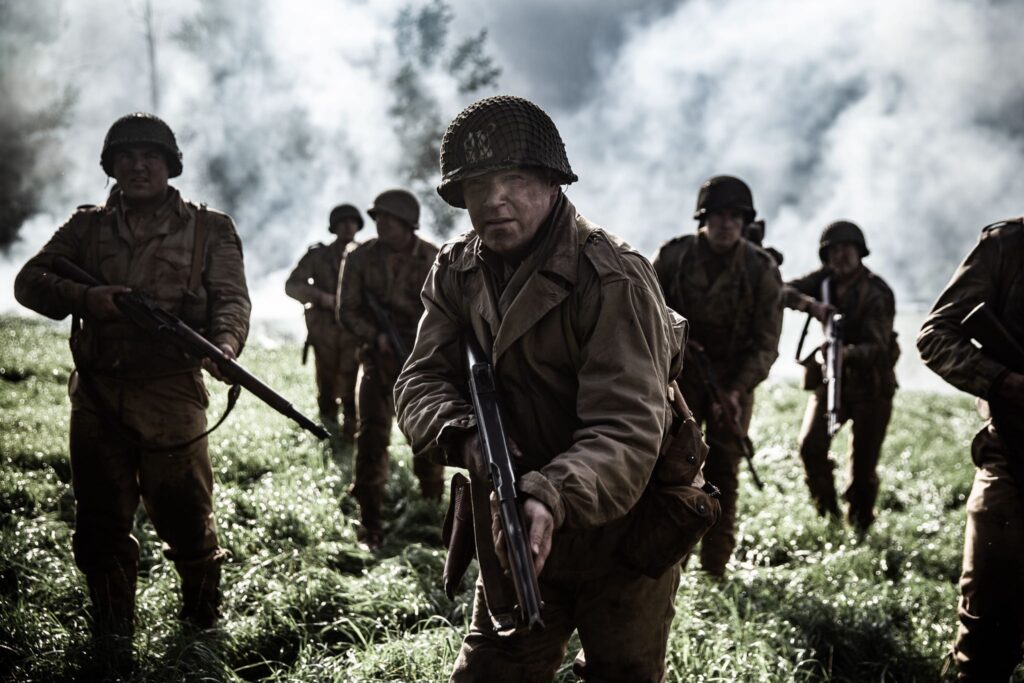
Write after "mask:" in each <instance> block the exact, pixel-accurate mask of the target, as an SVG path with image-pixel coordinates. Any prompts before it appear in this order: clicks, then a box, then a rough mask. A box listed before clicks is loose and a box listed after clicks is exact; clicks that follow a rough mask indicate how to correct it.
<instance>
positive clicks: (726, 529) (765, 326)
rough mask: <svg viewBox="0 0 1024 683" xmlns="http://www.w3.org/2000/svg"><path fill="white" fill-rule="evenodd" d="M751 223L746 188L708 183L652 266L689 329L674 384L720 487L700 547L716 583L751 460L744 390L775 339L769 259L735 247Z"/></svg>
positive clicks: (730, 182)
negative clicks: (689, 224) (684, 225)
mask: <svg viewBox="0 0 1024 683" xmlns="http://www.w3.org/2000/svg"><path fill="white" fill-rule="evenodd" d="M755 216H756V211H755V210H754V200H753V196H752V195H751V192H750V188H749V187H747V184H746V183H744V182H743V181H742V180H740V179H739V178H735V177H733V176H715V177H713V178H710V179H709V180H707V181H706V182H705V183H704V184H703V185H702V186H701V188H700V193H699V194H698V196H697V210H696V212H695V213H694V214H693V217H694V218H695V219H696V220H697V221H699V227H698V230H697V232H696V234H691V235H683V236H681V237H677V238H675V239H673V240H670V241H669V242H667V243H666V244H664V245H663V246H662V247H661V249H660V250H659V251H658V255H657V256H656V257H655V259H654V269H655V271H657V274H658V281H659V282H660V283H661V287H662V289H663V290H664V292H665V300H666V301H667V302H668V305H669V306H671V307H672V308H673V309H674V310H675V311H677V312H678V313H679V314H680V315H682V316H683V317H685V318H686V319H687V320H688V321H689V322H690V340H689V342H688V343H687V346H686V368H685V369H684V371H683V374H682V376H681V377H680V385H681V386H682V389H683V395H684V396H685V397H686V402H687V403H688V404H689V406H690V408H691V409H692V410H693V413H694V416H695V417H696V418H697V422H698V424H700V423H706V428H705V435H706V438H707V440H708V445H709V446H710V447H711V452H710V453H709V454H708V461H707V465H706V466H705V468H704V475H705V476H706V477H707V479H708V481H710V482H711V483H713V484H714V485H715V486H718V487H719V488H720V489H721V496H722V497H721V505H722V518H721V520H720V521H719V522H718V524H717V525H716V526H715V527H714V528H713V529H711V531H709V532H708V534H707V535H706V536H705V537H704V540H703V541H702V543H701V549H700V561H701V567H702V568H703V569H704V571H706V572H708V573H709V574H711V575H712V576H715V577H723V576H725V571H726V564H727V563H728V562H729V558H730V557H732V551H733V548H734V547H735V546H736V502H737V496H738V489H739V480H738V475H739V466H740V461H741V460H742V458H743V457H744V450H745V449H746V450H747V451H748V455H752V453H750V451H751V450H752V447H751V446H750V445H749V439H748V437H747V429H748V428H749V426H750V417H751V411H752V409H753V404H754V389H755V388H756V387H757V385H758V384H760V383H761V382H763V381H764V380H765V378H767V377H768V371H769V370H770V369H771V366H772V363H774V362H775V359H776V358H777V357H778V355H779V352H778V347H779V335H780V334H781V332H782V277H781V276H780V275H779V269H778V266H777V265H776V263H775V259H774V258H773V257H772V255H770V254H769V253H768V252H766V251H765V250H763V249H762V248H760V247H758V246H756V245H755V244H753V243H752V242H750V241H749V240H745V239H741V236H742V234H743V228H744V226H746V225H748V224H750V223H751V221H753V220H754V217H755ZM716 393H717V394H718V395H719V396H720V401H719V402H715V400H714V399H713V396H714V394H716Z"/></svg>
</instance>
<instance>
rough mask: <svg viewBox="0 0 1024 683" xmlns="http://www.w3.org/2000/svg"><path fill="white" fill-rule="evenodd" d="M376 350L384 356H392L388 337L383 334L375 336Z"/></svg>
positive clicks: (392, 352) (392, 351)
mask: <svg viewBox="0 0 1024 683" xmlns="http://www.w3.org/2000/svg"><path fill="white" fill-rule="evenodd" d="M377 350H378V351H380V352H381V353H383V354H384V355H385V356H393V355H394V350H393V349H392V348H391V340H390V339H388V335H386V334H384V333H383V332H381V333H380V334H378V335H377Z"/></svg>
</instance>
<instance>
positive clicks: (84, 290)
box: [14, 113, 250, 644]
mask: <svg viewBox="0 0 1024 683" xmlns="http://www.w3.org/2000/svg"><path fill="white" fill-rule="evenodd" d="M100 163H101V166H102V167H103V170H104V171H105V172H106V174H107V175H108V176H111V177H113V178H114V179H116V181H117V185H116V186H115V188H114V190H113V191H112V192H111V193H110V196H109V198H108V199H107V202H106V204H105V205H104V206H88V207H82V208H80V209H79V210H78V211H77V212H75V213H74V214H73V215H72V216H71V218H70V219H69V220H68V222H67V223H65V224H64V225H63V226H61V228H60V229H59V230H58V231H57V232H56V234H54V236H53V237H52V238H51V239H50V241H49V242H48V243H47V244H46V245H45V246H44V247H43V248H42V250H41V251H40V252H39V253H38V254H37V255H36V256H34V257H33V258H32V259H30V260H29V262H28V263H26V264H25V266H24V267H23V268H22V269H21V272H20V273H19V274H18V276H17V279H16V280H15V285H14V291H15V296H16V298H17V300H18V301H19V302H21V303H22V304H23V305H24V306H27V307H28V308H31V309H33V310H35V311H37V312H39V313H41V314H43V315H45V316H47V317H50V318H54V319H57V320H59V319H61V318H64V317H66V316H67V315H69V314H70V315H72V316H74V321H75V322H74V324H73V326H72V330H73V332H72V339H71V346H72V352H73V356H74V361H75V372H73V373H72V375H71V380H70V384H69V394H70V397H71V434H70V452H71V468H72V487H73V490H74V494H75V500H76V503H77V511H76V519H75V532H74V536H73V539H72V543H73V547H74V557H75V563H76V564H77V565H78V567H79V568H80V569H81V570H82V571H83V572H84V573H85V576H86V581H87V582H88V586H89V597H90V599H91V602H92V612H93V618H94V627H95V631H96V633H97V635H99V636H103V637H106V636H121V637H124V638H125V639H127V641H128V643H129V644H130V638H131V635H132V633H133V625H134V613H135V587H136V575H137V570H138V563H139V545H138V542H137V541H136V540H135V538H134V537H133V536H132V534H131V531H132V525H133V522H134V519H135V510H136V508H137V507H138V504H139V500H140V498H141V500H142V503H143V504H144V505H145V508H146V512H147V513H148V515H149V518H150V519H151V520H152V522H153V526H154V528H155V529H156V532H157V535H158V536H159V537H160V539H161V540H162V541H163V542H164V545H165V550H164V555H165V556H166V557H167V558H168V559H170V560H173V561H174V565H175V568H176V569H177V571H178V574H179V575H180V576H181V588H182V598H183V599H182V607H181V611H180V613H179V618H181V619H183V620H185V621H186V622H188V623H190V624H192V625H194V626H196V627H200V628H206V627H210V626H212V625H213V624H214V622H215V621H216V619H217V617H218V614H219V609H218V606H219V602H220V591H219V584H220V575H221V570H220V564H221V562H222V561H223V560H224V558H225V551H223V550H222V549H221V548H220V546H219V544H218V540H217V529H216V524H215V522H214V515H213V503H212V492H213V471H212V468H211V465H210V458H209V455H208V453H207V439H206V437H205V436H204V432H205V430H206V407H207V403H208V397H207V392H206V389H205V387H204V385H203V378H202V374H201V373H200V363H199V361H197V360H196V359H194V358H192V357H189V356H186V355H185V354H184V353H183V352H182V351H181V350H179V348H178V347H176V346H174V345H173V344H171V343H170V342H165V341H163V340H158V339H155V338H154V337H153V336H151V335H149V334H147V333H146V332H145V331H143V330H142V329H141V328H139V327H137V326H136V325H134V324H133V323H131V322H129V321H128V320H127V319H126V318H125V317H124V316H123V315H122V314H121V312H120V310H119V309H118V306H117V304H116V303H115V296H116V295H118V294H120V293H125V292H129V291H131V290H136V291H140V292H143V293H145V294H147V295H149V296H150V297H151V298H152V299H154V300H155V301H156V302H157V304H158V305H159V306H160V307H161V308H162V309H164V310H166V311H168V312H170V313H173V314H175V315H177V316H178V317H180V318H181V319H183V320H184V321H185V322H186V323H187V324H189V325H190V326H192V327H193V328H195V329H198V330H200V331H202V332H203V333H204V334H205V335H206V337H207V338H208V339H210V340H211V341H212V342H213V343H214V344H215V345H216V346H217V347H219V348H220V350H221V351H222V352H223V353H224V354H225V355H226V356H228V357H230V358H235V357H236V356H237V355H238V354H239V353H241V351H242V346H243V344H244V343H245V339H246V336H247V335H248V331H249V310H250V304H249V296H248V291H247V289H246V284H245V273H244V270H243V267H242V246H241V242H240V241H239V239H238V235H237V233H236V232H235V226H234V224H233V223H232V221H231V219H230V218H229V217H228V216H226V215H224V214H222V213H218V212H216V211H213V210H210V209H207V208H206V207H205V206H198V205H196V204H193V203H192V202H189V201H186V200H184V199H183V198H182V197H181V195H180V194H179V193H178V191H177V190H176V189H174V188H173V187H171V186H169V185H168V179H169V178H174V177H176V176H178V175H180V174H181V171H182V164H181V152H180V151H179V150H178V146H177V143H176V141H175V138H174V134H173V133H172V132H171V129H170V128H169V127H168V126H167V124H165V123H164V122H163V121H162V120H160V119H159V118H157V117H155V116H152V115H150V114H142V113H138V114H130V115H128V116H125V117H123V118H121V119H119V120H118V121H116V122H115V123H114V124H113V125H112V126H111V128H110V131H109V132H108V133H107V137H106V140H105V141H104V143H103V151H102V154H101V162H100ZM58 257H64V258H66V259H69V260H71V261H72V262H74V263H75V264H76V265H78V266H79V267H80V268H82V269H84V270H85V271H87V272H88V273H90V274H91V275H92V276H94V277H96V278H98V279H100V280H102V281H104V282H105V283H106V284H105V285H102V286H93V287H89V286H86V285H83V284H79V283H77V282H74V281H72V280H69V279H66V278H64V277H61V276H59V275H57V274H56V273H55V272H54V262H55V259H57V258H58ZM79 321H81V322H80V323H79ZM204 365H205V364H204ZM206 367H207V370H209V371H211V372H213V373H214V374H217V372H216V370H215V367H214V366H212V365H209V366H206ZM197 437H199V438H198V439H197Z"/></svg>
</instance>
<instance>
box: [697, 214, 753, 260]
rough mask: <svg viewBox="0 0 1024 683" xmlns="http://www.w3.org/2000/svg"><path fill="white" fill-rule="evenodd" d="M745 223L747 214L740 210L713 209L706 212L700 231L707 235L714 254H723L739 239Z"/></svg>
mask: <svg viewBox="0 0 1024 683" xmlns="http://www.w3.org/2000/svg"><path fill="white" fill-rule="evenodd" d="M746 223H747V215H746V214H745V213H744V212H742V211H739V210H737V209H715V210H714V211H712V212H710V213H708V215H707V222H706V223H705V224H704V227H702V228H701V231H702V232H703V233H704V234H705V235H706V236H707V239H708V244H709V245H710V246H711V250H712V251H714V252H715V253H716V254H724V253H725V252H727V251H729V250H730V249H732V248H733V247H734V246H736V243H737V242H739V241H740V237H742V236H743V226H744V225H746Z"/></svg>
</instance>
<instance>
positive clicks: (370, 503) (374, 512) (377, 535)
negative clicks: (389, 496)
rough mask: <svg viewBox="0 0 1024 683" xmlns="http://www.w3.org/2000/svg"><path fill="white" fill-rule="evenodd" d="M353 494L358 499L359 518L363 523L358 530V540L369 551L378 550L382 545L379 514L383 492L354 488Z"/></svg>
mask: <svg viewBox="0 0 1024 683" xmlns="http://www.w3.org/2000/svg"><path fill="white" fill-rule="evenodd" d="M353 495H354V496H355V498H356V500H358V501H359V519H360V521H361V522H362V525H363V526H362V529H360V531H359V541H360V542H361V543H362V544H363V545H364V546H366V549H367V550H369V551H371V552H374V551H377V550H380V548H381V546H382V545H384V520H383V516H382V514H381V507H382V504H383V500H382V498H383V497H384V496H383V492H382V491H372V492H370V491H365V490H359V489H356V490H354V491H353Z"/></svg>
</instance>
